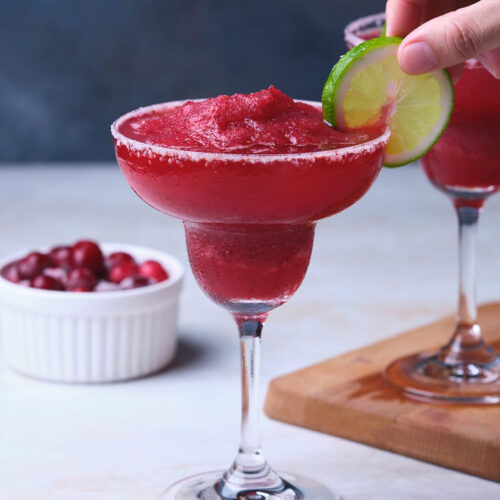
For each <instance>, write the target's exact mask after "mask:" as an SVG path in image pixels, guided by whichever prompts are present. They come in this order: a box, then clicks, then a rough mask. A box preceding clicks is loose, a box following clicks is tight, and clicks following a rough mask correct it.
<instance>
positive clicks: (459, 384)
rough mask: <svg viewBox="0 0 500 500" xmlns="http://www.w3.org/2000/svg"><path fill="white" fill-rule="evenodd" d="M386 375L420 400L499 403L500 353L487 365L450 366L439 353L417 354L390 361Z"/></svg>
mask: <svg viewBox="0 0 500 500" xmlns="http://www.w3.org/2000/svg"><path fill="white" fill-rule="evenodd" d="M384 378H385V379H386V380H387V382H389V384H390V385H392V386H393V387H395V388H397V389H399V390H400V391H403V393H404V394H405V396H408V397H410V398H413V399H417V400H419V401H427V402H438V401H442V402H450V403H465V404H499V403H500V356H497V357H496V358H495V359H494V361H492V362H491V363H487V364H477V363H476V364H473V363H468V364H461V365H448V364H445V363H443V361H441V360H440V358H439V355H438V354H435V355H434V356H429V355H426V354H414V355H412V356H407V357H405V358H401V359H398V360H396V361H394V362H393V363H391V364H390V365H389V366H388V367H387V368H386V369H385V373H384Z"/></svg>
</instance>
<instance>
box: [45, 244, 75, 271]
mask: <svg viewBox="0 0 500 500" xmlns="http://www.w3.org/2000/svg"><path fill="white" fill-rule="evenodd" d="M49 258H50V261H51V262H52V265H53V266H54V267H64V268H66V269H69V268H70V267H71V247H68V246H60V247H54V248H52V250H51V251H50V252H49Z"/></svg>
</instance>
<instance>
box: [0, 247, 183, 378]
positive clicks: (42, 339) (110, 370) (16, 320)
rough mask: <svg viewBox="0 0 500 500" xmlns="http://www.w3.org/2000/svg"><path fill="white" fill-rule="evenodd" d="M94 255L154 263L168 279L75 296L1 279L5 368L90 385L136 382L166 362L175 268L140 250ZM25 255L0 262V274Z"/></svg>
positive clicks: (178, 270)
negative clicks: (122, 256) (122, 255)
mask: <svg viewBox="0 0 500 500" xmlns="http://www.w3.org/2000/svg"><path fill="white" fill-rule="evenodd" d="M101 248H102V249H103V251H104V253H106V254H107V253H111V252H116V251H123V252H128V253H129V254H130V255H132V256H133V257H134V258H135V259H136V260H137V261H138V262H141V261H144V260H157V261H159V262H160V263H161V264H162V265H163V266H164V267H165V269H166V270H167V271H168V273H169V276H170V277H169V279H168V280H167V281H164V282H161V283H157V284H154V285H150V286H146V287H142V288H135V289H132V290H118V291H111V292H87V293H82V292H57V291H50V290H38V289H34V288H28V287H24V286H21V285H18V284H15V283H11V282H9V281H8V280H6V279H5V278H3V277H1V276H0V321H1V333H2V340H3V343H2V344H3V345H2V349H1V351H2V352H3V357H4V359H5V361H6V362H7V363H8V365H9V366H10V367H12V368H13V369H15V370H17V371H19V372H21V373H24V374H26V375H30V376H32V377H37V378H41V379H46V380H52V381H59V382H81V383H91V382H115V381H119V380H126V379H131V378H136V377H142V376H144V375H147V374H150V373H153V372H155V371H158V370H160V369H161V368H163V367H165V366H167V365H168V363H169V362H170V361H172V359H173V358H174V356H175V352H176V347H177V331H176V330H177V316H178V305H179V294H180V291H181V287H182V279H183V275H184V270H183V266H182V264H181V263H180V262H179V261H178V260H177V259H176V258H175V257H172V256H170V255H168V254H166V253H163V252H160V251H157V250H152V249H149V248H145V247H141V246H135V245H124V244H114V243H103V244H101ZM42 251H43V249H42ZM27 253H28V251H21V252H16V253H15V254H12V255H8V256H7V257H5V258H3V259H0V268H2V267H3V266H5V265H6V264H8V263H9V262H12V261H14V260H18V259H20V258H22V257H23V256H24V255H26V254H27Z"/></svg>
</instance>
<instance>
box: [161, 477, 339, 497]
mask: <svg viewBox="0 0 500 500" xmlns="http://www.w3.org/2000/svg"><path fill="white" fill-rule="evenodd" d="M223 474H224V471H216V472H207V473H204V474H198V475H196V476H191V477H188V478H186V479H183V480H181V481H179V482H177V483H175V484H174V485H172V486H171V487H170V488H168V489H167V490H166V491H165V492H164V493H163V494H162V495H161V496H160V498H159V500H342V497H341V496H339V495H337V494H336V493H333V492H332V491H330V490H329V489H327V488H325V487H324V486H322V485H320V484H318V483H316V482H315V481H312V480H311V479H307V478H305V477H302V476H297V475H295V474H287V473H280V476H281V478H282V479H283V482H284V483H285V488H284V490H283V491H280V492H272V491H268V492H266V491H245V492H242V493H240V494H239V495H238V496H237V498H226V497H222V496H220V494H219V493H218V492H217V491H216V489H215V488H214V485H215V483H217V482H218V481H219V480H220V478H221V477H222V475H223Z"/></svg>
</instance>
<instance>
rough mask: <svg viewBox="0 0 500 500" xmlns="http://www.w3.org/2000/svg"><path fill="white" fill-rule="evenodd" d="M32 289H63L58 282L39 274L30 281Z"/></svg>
mask: <svg viewBox="0 0 500 500" xmlns="http://www.w3.org/2000/svg"><path fill="white" fill-rule="evenodd" d="M31 287H32V288H40V289H41V290H62V289H63V287H62V285H61V283H59V281H57V280H55V279H54V278H51V277H50V276H45V275H44V274H40V275H39V276H37V277H36V278H34V279H33V280H32V281H31Z"/></svg>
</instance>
